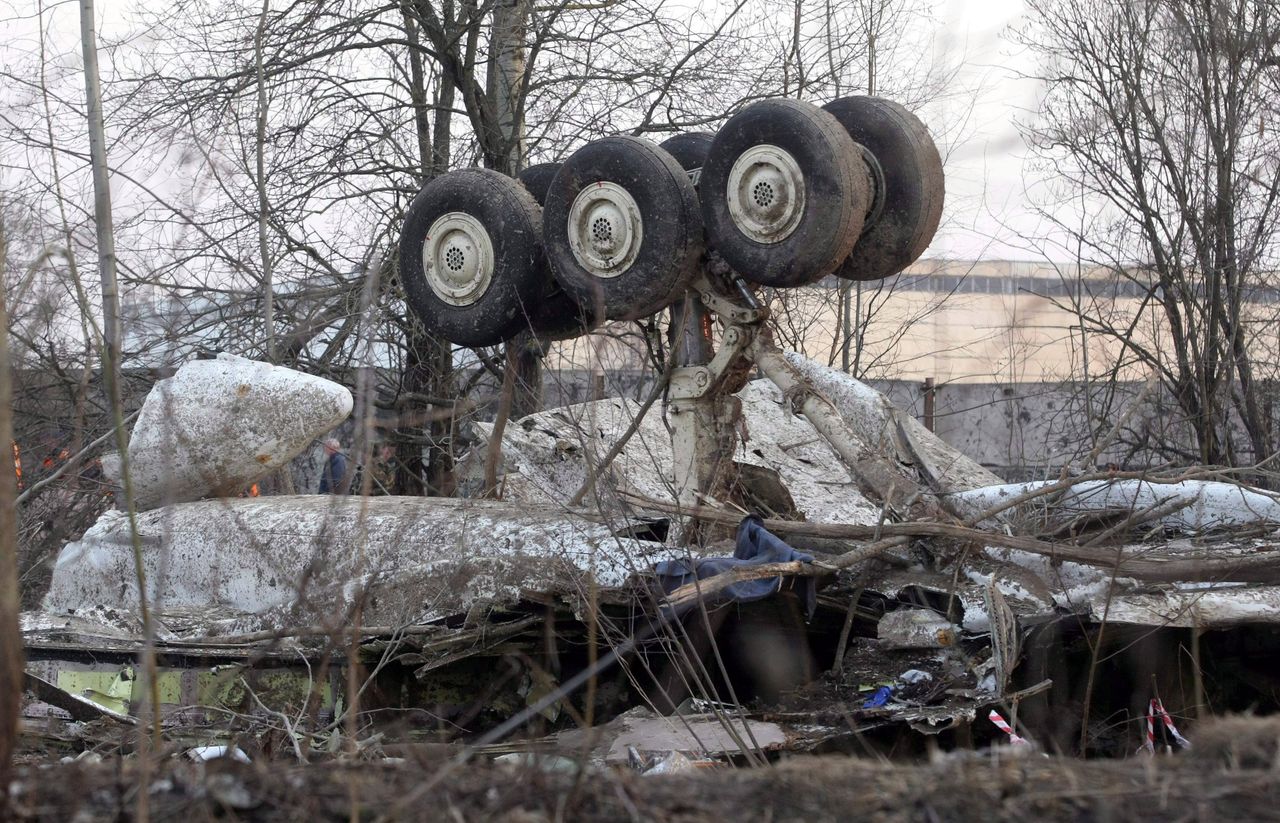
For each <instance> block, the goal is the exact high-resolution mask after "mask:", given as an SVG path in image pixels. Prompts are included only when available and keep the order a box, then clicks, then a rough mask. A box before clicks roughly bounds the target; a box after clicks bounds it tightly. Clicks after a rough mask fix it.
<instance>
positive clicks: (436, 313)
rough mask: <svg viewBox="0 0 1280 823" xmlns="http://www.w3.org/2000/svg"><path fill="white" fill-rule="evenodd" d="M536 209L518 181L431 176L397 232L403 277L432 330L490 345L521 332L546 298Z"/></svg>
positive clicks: (473, 172) (485, 175)
mask: <svg viewBox="0 0 1280 823" xmlns="http://www.w3.org/2000/svg"><path fill="white" fill-rule="evenodd" d="M539 217H540V215H539V209H538V204H537V203H536V202H534V199H533V197H531V196H530V195H529V193H528V192H527V191H525V190H524V188H523V187H522V186H520V184H519V183H517V182H516V181H515V180H513V179H511V178H510V177H507V176H506V175H503V174H499V173H498V172H495V171H489V170H486V169H463V170H460V171H454V172H449V173H448V174H444V175H441V176H440V177H437V178H436V179H435V180H432V181H431V182H430V183H428V184H427V185H426V186H425V187H423V189H422V191H420V192H419V193H418V196H417V197H415V198H414V199H413V203H411V204H410V205H409V209H408V211H407V212H406V213H405V221H404V228H403V229H402V230H401V233H400V280H401V282H402V283H403V284H404V290H405V297H406V298H407V300H408V302H409V307H410V308H411V309H412V310H413V311H414V313H415V314H417V315H418V318H419V319H420V320H421V321H422V324H423V325H424V326H425V327H426V328H427V330H428V331H429V332H431V333H432V334H434V335H437V336H439V337H443V338H444V339H446V340H448V341H449V342H451V343H456V344H457V345H460V346H491V345H494V344H496V343H501V342H502V341H503V340H506V339H508V338H509V337H511V336H512V335H514V334H515V333H516V332H518V331H519V330H520V329H521V328H522V327H523V326H524V324H525V310H526V307H528V306H532V305H534V304H535V303H536V301H537V300H538V299H539V298H540V297H541V293H542V291H541V290H542V286H543V284H542V279H541V276H542V272H543V254H542V243H541V233H540V231H539V222H540V221H539Z"/></svg>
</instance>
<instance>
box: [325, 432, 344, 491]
mask: <svg viewBox="0 0 1280 823" xmlns="http://www.w3.org/2000/svg"><path fill="white" fill-rule="evenodd" d="M324 455H325V461H324V471H322V472H321V473H320V493H321V494H346V493H347V490H346V489H345V488H344V487H343V483H342V481H343V480H345V479H346V476H347V456H346V455H345V454H343V453H342V444H341V443H339V442H338V439H337V438H336V437H328V438H325V441H324Z"/></svg>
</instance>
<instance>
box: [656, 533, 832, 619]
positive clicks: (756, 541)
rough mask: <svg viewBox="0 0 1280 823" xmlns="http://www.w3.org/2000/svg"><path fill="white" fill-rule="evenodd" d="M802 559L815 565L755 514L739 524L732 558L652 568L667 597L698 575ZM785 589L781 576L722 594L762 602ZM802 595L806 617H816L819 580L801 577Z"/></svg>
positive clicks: (671, 562) (665, 563)
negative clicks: (775, 533)
mask: <svg viewBox="0 0 1280 823" xmlns="http://www.w3.org/2000/svg"><path fill="white" fill-rule="evenodd" d="M796 560H799V561H801V562H803V563H812V562H813V556H812V555H808V554H805V553H804V552H798V551H796V550H795V549H793V548H791V547H790V546H788V545H787V544H786V543H784V542H782V540H781V539H779V538H778V537H777V536H776V535H774V534H773V533H772V532H770V531H769V530H768V529H766V528H765V527H764V524H763V523H762V522H761V520H760V518H759V517H757V516H756V515H754V514H752V515H748V516H747V517H744V518H742V522H741V523H739V524H738V537H737V545H736V546H734V550H733V557H701V558H696V559H694V560H693V568H690V562H689V561H688V560H664V561H662V562H661V563H658V564H657V565H655V566H654V567H653V571H654V573H655V574H656V575H657V576H658V580H659V581H660V582H661V584H662V589H663V591H665V592H666V593H667V594H670V593H671V592H673V591H675V590H676V589H678V588H680V587H681V586H683V585H685V584H687V583H692V582H693V580H694V578H695V575H696V578H697V579H698V580H706V579H707V578H708V577H714V576H716V575H717V574H722V573H724V572H727V571H729V570H730V569H736V568H741V567H743V566H763V565H765V564H767V563H791V562H793V561H796ZM781 588H782V578H781V577H768V578H765V579H763V580H743V581H741V582H738V583H733V584H731V585H729V586H727V587H725V589H724V590H723V591H722V592H721V593H720V594H721V596H722V597H724V598H727V599H729V600H736V601H738V602H744V603H745V602H748V601H751V600H761V599H763V598H765V597H768V596H769V595H771V594H774V593H775V592H777V591H779V590H780V589H781ZM800 594H801V597H802V599H803V600H804V607H805V616H806V617H807V618H810V617H813V611H814V609H815V608H816V607H817V604H818V588H817V581H815V580H814V578H812V577H804V578H801V582H800Z"/></svg>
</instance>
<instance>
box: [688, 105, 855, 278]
mask: <svg viewBox="0 0 1280 823" xmlns="http://www.w3.org/2000/svg"><path fill="white" fill-rule="evenodd" d="M699 192H700V196H701V200H702V215H703V221H704V223H705V224H706V227H707V239H708V243H709V244H710V245H711V246H712V247H713V248H715V249H716V251H718V252H719V253H720V256H721V257H723V258H724V260H725V262H727V263H728V264H729V265H730V266H732V267H733V268H734V269H735V270H736V271H737V272H738V273H739V274H741V275H742V276H743V277H745V278H746V279H748V280H752V281H754V282H757V283H762V284H764V285H766V286H802V285H805V284H807V283H812V282H813V281H815V280H817V279H818V278H820V277H822V276H823V275H826V274H830V273H831V272H832V271H833V270H835V268H836V267H837V266H838V265H840V264H841V263H842V262H843V261H844V260H845V258H847V257H848V256H849V252H850V251H851V250H852V249H853V245H854V243H855V242H856V241H857V239H858V235H859V233H860V232H861V230H862V221H863V217H864V216H865V214H866V212H867V209H868V206H869V204H870V202H871V201H870V198H871V182H870V180H869V178H868V176H867V172H866V170H865V168H864V167H863V165H862V163H861V150H860V149H859V148H858V146H857V144H855V143H854V142H853V140H852V139H851V138H850V137H849V135H848V133H846V132H845V130H844V129H843V128H842V127H841V126H840V123H839V122H837V121H836V119H835V118H834V117H833V116H832V115H830V114H828V113H827V112H824V111H822V110H821V109H819V108H817V107H816V106H812V105H810V104H808V103H803V102H800V101H798V100H762V101H760V102H758V103H753V104H752V105H750V106H747V107H746V108H744V109H743V110H742V111H740V112H738V113H737V114H735V115H734V116H733V117H731V118H729V121H728V122H727V123H725V125H724V127H723V128H721V129H720V131H719V132H717V133H716V136H715V139H714V140H713V141H712V144H711V149H710V152H709V153H708V155H707V161H706V165H704V166H703V168H702V177H701V181H700V184H699Z"/></svg>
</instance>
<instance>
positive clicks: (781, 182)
mask: <svg viewBox="0 0 1280 823" xmlns="http://www.w3.org/2000/svg"><path fill="white" fill-rule="evenodd" d="M725 197H726V199H727V200H728V203H729V216H730V217H731V218H732V219H733V223H734V225H735V226H737V227H738V229H739V230H740V231H741V232H742V233H743V234H745V235H746V236H747V237H750V238H751V239H752V240H755V241H756V242H757V243H780V242H782V241H783V240H786V239H787V238H788V237H790V236H791V233H792V232H794V231H795V230H796V226H798V225H800V218H801V217H803V216H804V202H805V189H804V175H803V174H801V173H800V164H798V163H797V162H796V160H795V158H794V157H792V156H791V154H790V152H788V151H786V150H785V149H780V148H778V147H777V146H772V145H768V144H764V145H759V146H752V147H751V148H750V149H747V150H746V151H745V152H743V153H742V154H741V155H739V156H738V159H737V160H736V161H735V162H734V164H733V168H732V169H730V170H729V184H728V186H727V188H726V191H725Z"/></svg>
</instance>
